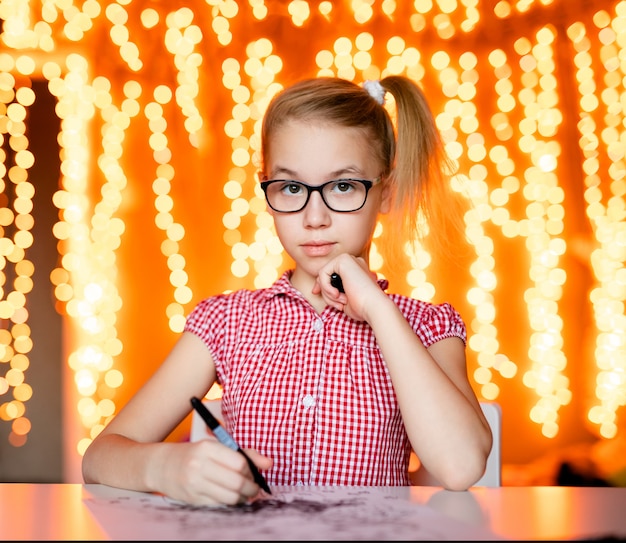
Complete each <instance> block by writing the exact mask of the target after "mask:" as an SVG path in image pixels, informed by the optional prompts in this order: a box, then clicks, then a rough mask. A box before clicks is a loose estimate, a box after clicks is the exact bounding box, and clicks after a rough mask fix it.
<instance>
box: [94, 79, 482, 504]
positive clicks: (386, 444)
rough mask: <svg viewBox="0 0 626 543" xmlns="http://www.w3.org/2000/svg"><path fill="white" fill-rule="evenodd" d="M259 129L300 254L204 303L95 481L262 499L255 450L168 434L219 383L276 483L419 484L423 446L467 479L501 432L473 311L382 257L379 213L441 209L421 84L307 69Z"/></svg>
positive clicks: (287, 230)
mask: <svg viewBox="0 0 626 543" xmlns="http://www.w3.org/2000/svg"><path fill="white" fill-rule="evenodd" d="M387 93H390V95H391V96H393V99H394V100H395V107H396V118H397V120H396V126H395V127H394V124H393V123H392V119H391V117H390V115H389V113H388V111H387V109H386V108H385V106H384V101H385V96H386V94H387ZM261 135H262V149H261V155H262V164H261V171H260V177H261V187H262V189H263V192H264V194H265V198H266V201H267V205H268V210H269V212H270V213H271V214H272V216H273V219H274V222H275V227H276V232H277V234H278V236H279V238H280V241H281V242H282V244H283V247H284V249H285V251H286V252H287V253H288V254H289V256H290V257H291V258H292V259H293V262H294V267H293V269H291V270H289V271H286V272H285V273H284V274H283V276H282V277H281V278H280V279H279V280H278V281H276V283H275V284H274V285H272V286H271V287H270V288H266V289H260V290H256V291H249V290H240V291H236V292H233V293H230V294H223V295H217V296H213V297H210V298H208V299H206V300H204V301H202V302H200V303H199V304H198V305H197V306H196V308H195V309H194V310H193V311H192V313H191V314H190V315H189V316H188V319H187V324H186V327H185V331H184V332H183V334H182V335H181V337H180V339H179V340H178V342H177V343H176V345H175V346H174V348H173V349H172V351H171V352H170V354H169V355H168V356H167V358H166V359H165V361H164V363H163V364H162V365H161V367H160V368H159V369H158V370H157V371H156V372H155V374H154V375H153V376H152V377H151V378H150V379H149V380H148V381H147V383H146V384H145V385H144V386H143V387H142V388H141V389H140V390H139V391H138V392H137V394H136V395H135V396H134V398H133V399H132V400H131V401H129V402H128V404H127V405H126V406H125V407H124V408H123V409H122V410H121V411H120V412H119V414H118V415H117V416H116V417H115V418H114V419H113V420H112V421H111V422H110V423H109V424H108V425H107V427H106V428H105V429H104V430H103V431H102V432H101V433H100V435H98V436H97V437H96V438H95V439H94V441H93V442H92V444H91V446H90V447H89V448H88V450H87V451H86V453H85V456H84V458H83V475H84V479H85V482H87V483H104V484H107V485H111V486H117V487H124V488H128V489H133V490H140V491H156V492H161V493H163V494H165V495H167V496H170V497H172V498H175V499H179V500H183V501H186V502H189V503H192V504H196V505H204V504H217V503H221V504H235V503H241V502H245V501H247V500H249V499H251V498H253V497H255V496H256V495H257V493H258V492H259V486H258V485H257V484H256V483H255V481H254V479H253V476H252V474H251V472H250V469H249V467H248V465H247V463H246V459H245V458H244V457H243V456H242V455H241V454H238V453H237V452H235V451H233V450H231V449H229V448H227V447H226V446H224V445H222V444H221V443H219V442H217V441H215V440H203V441H199V442H195V443H189V442H184V443H170V442H164V440H165V438H166V437H167V436H168V435H169V434H170V432H171V431H172V430H173V429H174V428H175V427H176V426H177V425H178V424H179V423H180V422H181V421H182V420H183V419H184V418H185V417H186V416H187V415H188V414H189V411H190V401H189V400H190V398H191V397H193V396H197V397H200V398H202V397H204V395H205V394H206V393H207V391H208V390H209V389H210V388H211V386H212V385H213V383H214V382H216V381H217V382H219V383H220V384H221V386H222V389H223V399H222V410H223V416H224V423H225V425H226V427H227V429H228V431H229V432H230V433H231V435H232V436H233V437H234V439H235V441H237V442H238V443H239V445H240V446H241V447H242V448H243V449H245V450H246V452H247V453H248V454H249V456H250V458H251V459H252V461H253V462H254V464H256V466H257V467H258V468H259V470H260V471H261V472H262V474H263V475H264V476H265V478H266V480H267V481H268V483H269V485H270V486H271V485H298V484H303V485H369V486H372V485H408V484H409V479H408V462H409V456H410V452H411V448H412V449H413V450H414V451H415V453H416V454H417V456H418V458H419V459H420V461H421V463H422V465H423V466H424V467H425V468H426V470H427V471H428V472H429V473H430V474H431V475H432V476H434V477H435V478H436V479H437V480H438V481H440V483H441V485H443V486H444V487H445V488H448V489H452V490H464V489H467V488H468V487H469V486H471V485H472V484H473V483H475V482H476V481H477V480H478V479H479V478H480V477H481V476H482V474H483V472H484V470H485V463H486V459H487V456H488V454H489V451H490V448H491V433H490V430H489V426H488V424H487V422H486V420H485V419H484V416H483V414H482V411H481V409H480V406H479V403H478V401H477V398H476V397H475V395H474V393H473V391H472V388H471V386H470V383H469V381H468V378H467V370H466V359H465V341H466V328H465V325H464V323H463V321H462V320H461V317H460V316H459V314H458V313H457V312H456V310H454V309H453V308H452V307H451V306H450V305H449V304H440V305H435V304H430V303H427V302H423V301H419V300H414V299H411V298H408V297H405V296H400V295H395V294H387V293H386V292H385V290H386V288H387V281H386V280H377V278H376V275H375V273H373V272H371V271H370V270H369V267H368V255H369V250H370V244H371V240H372V236H373V233H374V228H375V226H376V223H377V221H378V219H379V217H380V216H381V214H386V213H390V212H392V213H390V215H394V216H400V217H401V218H400V222H404V223H405V226H408V227H409V228H410V229H413V230H415V229H416V225H417V222H418V220H417V219H418V216H419V214H420V213H422V214H423V215H424V216H426V217H433V216H434V215H436V213H437V208H436V207H435V206H436V201H435V200H436V199H434V196H433V195H434V194H436V193H437V192H438V191H439V190H440V188H441V183H443V177H442V175H441V172H442V167H443V160H442V157H443V153H442V148H441V142H440V138H439V135H438V133H437V130H436V127H435V124H434V120H433V117H432V114H431V112H430V110H429V107H428V105H427V102H426V100H425V98H424V95H423V93H422V92H421V90H420V89H419V87H418V86H417V85H415V84H414V83H413V82H412V81H411V80H410V79H408V78H405V77H402V76H391V77H386V78H384V79H382V80H381V81H379V82H378V81H376V82H372V81H370V82H367V83H366V84H365V85H364V86H363V87H361V86H358V85H356V84H354V83H351V82H349V81H347V80H342V79H338V78H318V79H312V80H306V81H302V82H300V83H297V84H295V85H293V86H291V87H289V88H287V89H286V90H284V91H282V92H281V93H279V94H278V95H277V96H276V97H275V98H274V99H273V101H272V102H271V104H270V105H269V107H268V110H267V112H266V115H265V117H264V121H263V127H262V134H261ZM407 217H408V219H406V218H407ZM334 273H336V274H339V276H340V278H341V279H342V282H343V288H341V289H338V288H336V286H333V284H335V285H336V284H337V283H336V282H335V281H333V283H332V284H331V275H333V274H334Z"/></svg>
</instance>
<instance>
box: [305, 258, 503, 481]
mask: <svg viewBox="0 0 626 543" xmlns="http://www.w3.org/2000/svg"><path fill="white" fill-rule="evenodd" d="M332 271H337V272H338V273H339V274H340V275H341V277H342V279H343V286H344V290H345V294H342V293H339V292H338V291H337V290H336V289H335V288H334V287H332V286H330V281H329V278H330V273H331V272H332ZM318 283H319V286H318V287H317V288H318V289H319V290H321V292H322V295H323V296H324V299H325V300H326V301H327V303H329V304H330V305H333V306H335V307H337V308H338V309H341V310H343V311H345V313H346V314H348V315H349V316H350V317H352V318H354V319H357V320H362V321H367V322H368V324H369V325H370V326H371V327H372V330H373V331H374V334H375V336H376V339H377V342H378V344H379V346H380V349H381V351H382V353H383V356H384V358H385V362H386V364H387V368H388V370H389V374H390V376H391V380H392V382H393V385H394V390H395V393H396V397H397V399H398V404H399V406H400V411H401V413H402V418H403V420H404V425H405V428H406V431H407V434H408V436H409V439H410V441H411V444H412V446H413V450H414V451H415V453H416V455H417V456H418V458H419V459H420V461H421V462H422V464H423V466H424V468H425V469H426V470H427V471H428V472H429V473H430V474H431V475H432V476H434V477H435V478H436V479H437V480H438V481H440V482H441V484H442V485H443V486H444V487H446V488H448V489H451V490H465V489H467V488H468V487H470V486H471V485H472V484H474V483H475V482H476V481H477V480H478V479H479V478H480V477H481V476H482V475H483V473H484V470H485V466H486V461H487V457H488V455H489V451H490V450H491V443H492V436H491V431H490V429H489V425H488V423H487V421H486V419H485V417H484V415H483V413H482V410H481V408H480V404H479V403H478V400H477V398H476V396H475V394H474V392H473V390H472V388H471V385H470V383H469V380H468V378H467V368H466V359H465V345H464V344H463V341H462V340H461V339H460V338H447V339H444V340H441V341H439V342H437V343H435V344H433V345H432V346H430V347H429V348H428V349H426V348H425V347H424V345H423V344H422V342H421V341H420V339H419V337H418V336H417V335H416V334H415V332H414V331H413V329H412V328H411V326H410V325H409V323H408V322H407V320H406V319H405V318H404V315H402V313H401V312H400V310H399V309H398V307H397V306H396V305H395V304H394V303H393V301H392V300H391V299H389V297H388V296H387V295H386V294H385V293H384V292H383V291H382V290H381V289H380V287H379V286H378V284H377V283H376V280H375V278H374V277H373V276H372V274H371V273H370V272H369V270H368V269H367V267H366V266H365V263H364V261H363V260H362V259H355V258H353V257H349V256H347V255H343V256H342V257H339V258H338V259H337V260H336V261H335V262H333V263H331V264H330V265H329V267H328V268H325V269H324V270H322V271H321V272H320V275H319V280H318Z"/></svg>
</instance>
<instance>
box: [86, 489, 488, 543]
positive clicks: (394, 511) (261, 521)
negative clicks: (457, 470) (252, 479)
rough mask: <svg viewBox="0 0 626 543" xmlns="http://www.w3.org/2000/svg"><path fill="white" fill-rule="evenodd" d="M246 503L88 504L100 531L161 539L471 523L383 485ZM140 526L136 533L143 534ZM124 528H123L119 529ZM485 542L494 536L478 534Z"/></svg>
mask: <svg viewBox="0 0 626 543" xmlns="http://www.w3.org/2000/svg"><path fill="white" fill-rule="evenodd" d="M272 491H273V494H272V496H265V497H262V498H259V499H257V500H254V501H252V502H250V503H247V504H245V505H239V506H218V507H197V506H191V505H188V504H185V503H182V502H177V501H174V500H171V499H168V498H165V497H163V496H153V495H149V494H138V493H132V494H131V495H130V496H129V495H124V494H123V493H121V494H120V496H113V497H107V498H102V497H89V498H86V499H85V501H86V503H87V505H88V507H89V509H90V511H91V512H92V514H93V515H94V517H95V518H96V520H97V521H98V522H99V523H100V525H101V526H102V527H103V529H104V530H105V531H106V532H107V533H108V534H109V535H110V536H111V537H112V538H115V537H116V529H121V528H119V527H121V526H125V527H126V528H125V529H126V530H127V529H128V525H129V523H134V524H133V525H136V526H137V531H138V533H142V534H144V536H145V534H146V530H148V531H149V532H151V536H152V538H153V539H154V540H158V539H160V540H164V539H185V540H194V539H195V540H197V539H237V540H245V539H254V540H274V541H276V540H322V539H326V540H331V539H332V540H339V539H343V540H370V541H372V540H373V541H380V540H386V539H396V540H398V539H411V540H446V539H448V540H459V539H461V540H464V539H467V537H468V536H469V535H471V534H472V531H474V532H476V527H472V526H468V525H466V524H464V523H462V522H459V521H455V520H454V519H451V518H449V517H445V516H443V515H441V514H439V513H437V512H436V511H435V510H433V509H430V508H429V507H426V506H422V505H418V504H415V503H411V502H410V501H409V500H407V499H406V498H402V497H399V496H398V495H397V494H394V493H392V492H387V491H386V490H385V489H384V488H382V487H381V488H377V487H374V488H367V489H360V488H358V487H305V488H302V487H297V488H295V487H294V488H293V489H291V488H289V487H281V488H280V489H276V490H275V489H272ZM140 529H141V531H140ZM120 533H121V532H120ZM480 535H482V536H483V539H497V538H495V537H494V534H492V533H490V532H486V531H485V530H482V531H480Z"/></svg>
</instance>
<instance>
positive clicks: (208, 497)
mask: <svg viewBox="0 0 626 543" xmlns="http://www.w3.org/2000/svg"><path fill="white" fill-rule="evenodd" d="M163 453H164V454H163V455H161V454H159V455H158V456H159V457H160V459H159V460H158V461H157V462H156V463H155V465H154V469H152V470H151V471H152V473H154V474H155V485H154V486H155V488H159V489H160V491H161V492H162V493H163V494H165V495H166V496H168V497H170V498H173V499H176V500H181V501H183V502H186V503H189V504H192V505H222V504H226V505H235V504H240V503H245V502H247V501H248V500H250V499H252V498H254V497H255V496H257V494H258V493H259V491H260V488H259V486H258V485H257V484H256V483H255V481H254V479H253V477H252V473H251V472H250V468H249V467H248V463H247V461H246V459H245V457H244V456H243V455H242V454H241V453H239V452H237V451H234V450H232V449H229V448H228V447H226V446H225V445H222V444H221V443H220V442H219V441H217V440H216V439H212V438H209V439H203V440H201V441H196V442H193V443H187V442H186V443H172V444H170V446H169V447H166V448H165V450H164V451H163ZM246 454H248V455H249V457H250V459H251V460H252V462H254V464H255V465H256V466H257V467H258V468H259V470H267V469H270V468H271V467H272V463H273V462H272V459H271V458H269V457H267V456H263V455H261V454H260V453H258V452H256V451H254V450H252V449H248V450H246Z"/></svg>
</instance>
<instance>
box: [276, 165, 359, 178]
mask: <svg viewBox="0 0 626 543" xmlns="http://www.w3.org/2000/svg"><path fill="white" fill-rule="evenodd" d="M278 176H284V177H285V178H286V179H287V178H289V179H293V180H294V181H296V180H298V177H299V176H298V175H297V174H296V172H294V171H293V170H290V169H289V168H282V167H279V168H277V169H276V170H275V171H274V173H272V176H271V178H269V179H276V178H277V177H278ZM346 176H348V177H358V178H364V177H365V176H364V173H363V171H362V170H360V169H358V168H354V167H351V166H349V167H346V168H341V169H340V170H335V171H333V172H330V173H329V174H328V175H327V176H325V177H326V178H327V179H328V180H330V181H332V180H333V179H340V178H342V177H346Z"/></svg>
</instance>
